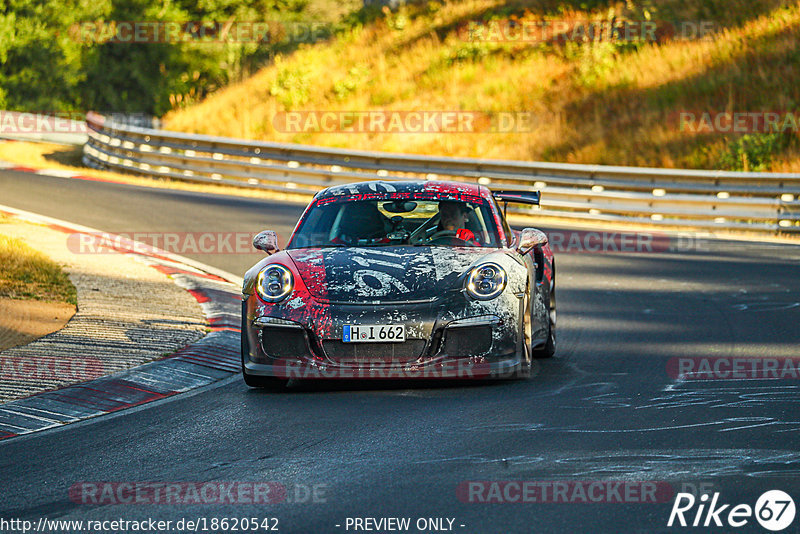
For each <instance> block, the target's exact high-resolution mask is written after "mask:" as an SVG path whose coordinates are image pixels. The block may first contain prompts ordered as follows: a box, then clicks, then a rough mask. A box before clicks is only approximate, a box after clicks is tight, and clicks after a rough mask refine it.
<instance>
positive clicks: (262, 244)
mask: <svg viewBox="0 0 800 534" xmlns="http://www.w3.org/2000/svg"><path fill="white" fill-rule="evenodd" d="M253 247H255V248H257V249H258V250H263V251H264V252H266V253H267V254H275V253H276V252H278V250H280V249H279V248H278V234H276V233H275V232H273V231H272V230H264V231H263V232H259V233H257V234H256V236H255V237H254V238H253Z"/></svg>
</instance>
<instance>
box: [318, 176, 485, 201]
mask: <svg viewBox="0 0 800 534" xmlns="http://www.w3.org/2000/svg"><path fill="white" fill-rule="evenodd" d="M375 193H440V194H442V196H457V195H469V196H474V197H483V198H485V199H487V200H488V199H489V198H490V197H491V193H490V192H489V190H488V189H487V188H486V187H484V186H481V185H478V184H470V183H464V182H445V181H439V180H407V181H397V182H395V181H385V180H371V181H368V182H358V183H353V184H343V185H335V186H331V187H328V188H327V189H323V190H322V191H320V192H319V193H317V195H316V197H315V198H317V199H326V198H332V197H338V196H342V195H347V196H349V195H362V194H372V195H374V194H375Z"/></svg>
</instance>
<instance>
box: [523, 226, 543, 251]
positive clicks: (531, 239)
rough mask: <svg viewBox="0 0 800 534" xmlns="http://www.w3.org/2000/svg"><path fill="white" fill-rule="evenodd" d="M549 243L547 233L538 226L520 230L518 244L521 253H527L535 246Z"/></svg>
mask: <svg viewBox="0 0 800 534" xmlns="http://www.w3.org/2000/svg"><path fill="white" fill-rule="evenodd" d="M546 244H547V235H545V233H544V232H542V231H541V230H537V229H536V228H525V229H524V230H522V232H520V236H519V244H518V245H517V252H519V253H520V254H527V253H528V252H530V251H531V250H532V249H533V248H534V247H540V246H543V245H546Z"/></svg>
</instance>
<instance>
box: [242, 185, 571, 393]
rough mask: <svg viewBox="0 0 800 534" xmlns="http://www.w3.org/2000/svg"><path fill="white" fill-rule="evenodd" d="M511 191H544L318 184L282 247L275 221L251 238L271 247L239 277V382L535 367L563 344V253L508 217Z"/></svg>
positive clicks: (489, 373) (473, 373)
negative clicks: (559, 316) (559, 311)
mask: <svg viewBox="0 0 800 534" xmlns="http://www.w3.org/2000/svg"><path fill="white" fill-rule="evenodd" d="M509 202H518V203H526V204H538V202H539V193H538V192H532V191H494V192H493V191H490V190H489V189H488V188H487V187H485V186H482V185H476V184H466V183H451V182H439V181H405V182H403V181H398V182H394V181H392V182H390V181H370V182H363V183H357V184H348V185H340V186H335V187H329V188H327V189H325V190H323V191H320V192H319V193H318V194H317V195H316V196H315V197H314V199H313V200H312V201H311V203H310V204H309V205H308V207H307V208H306V209H305V211H304V212H303V214H302V216H301V217H300V220H299V221H298V223H297V226H296V227H295V229H294V232H293V233H292V236H291V237H290V238H289V240H288V242H287V244H286V248H285V250H279V249H278V238H277V235H276V234H275V232H272V231H269V230H267V231H264V232H261V233H259V234H258V235H256V236H255V238H254V239H253V245H254V246H255V247H256V248H257V249H260V250H262V251H264V252H266V253H267V256H266V257H265V258H263V259H262V260H261V261H259V262H258V263H257V264H256V265H254V266H253V267H252V268H251V269H250V270H248V271H247V273H246V274H245V277H244V286H243V291H242V293H243V296H242V297H243V298H242V301H243V304H242V329H241V332H242V371H243V375H244V381H245V382H246V383H247V385H249V386H252V387H282V386H284V385H286V384H287V382H288V381H289V380H290V379H304V378H352V379H359V378H487V377H501V378H502V377H522V376H527V375H529V373H530V368H531V366H532V361H533V360H532V359H533V358H547V357H550V356H552V355H553V354H554V353H555V350H556V329H555V328H556V300H555V262H554V258H553V254H552V251H551V250H550V247H549V244H548V242H547V236H546V235H545V234H544V233H543V232H541V231H539V230H537V229H534V228H526V229H524V230H522V231H514V230H512V229H511V228H510V227H509V225H508V223H507V222H506V217H505V206H506V205H507V204H508V203H509ZM501 203H502V204H503V206H504V207H503V209H501V208H500V204H501Z"/></svg>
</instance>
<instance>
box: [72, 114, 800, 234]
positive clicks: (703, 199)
mask: <svg viewBox="0 0 800 534" xmlns="http://www.w3.org/2000/svg"><path fill="white" fill-rule="evenodd" d="M87 124H88V127H89V128H88V134H89V139H88V141H87V143H86V145H84V156H83V160H84V162H85V163H86V164H87V165H90V166H93V167H97V168H106V169H113V170H117V171H127V172H133V173H137V174H147V175H152V176H159V177H167V178H172V179H177V180H184V181H191V182H200V183H215V184H226V185H233V186H237V187H246V188H258V189H265V190H270V191H279V192H284V193H299V194H309V195H311V194H314V193H316V192H317V191H319V190H320V189H322V188H325V187H329V186H331V185H337V184H343V183H348V182H354V181H363V180H375V179H381V180H402V179H409V178H423V179H443V180H456V181H468V182H477V183H481V184H485V185H489V186H492V185H494V186H499V185H501V184H502V186H503V188H504V189H509V188H514V187H518V188H520V189H531V188H534V189H539V190H542V191H543V194H542V204H541V207H539V208H535V209H534V211H533V214H535V215H539V216H548V217H559V218H568V219H582V220H590V221H592V220H593V221H614V222H632V223H646V224H651V225H652V224H654V225H663V226H680V227H689V228H708V229H731V230H734V229H735V230H748V231H757V232H762V233H763V232H769V233H778V232H800V200H799V199H798V197H800V174H791V173H753V172H750V173H747V172H723V171H700V170H679V169H656V168H645V167H613V166H603V165H572V164H562V163H540V162H523V161H501V160H481V159H471V158H445V157H434V156H416V155H405V154H393V153H388V152H365V151H354V150H343V149H335V148H323V147H316V146H307V145H294V144H280V143H267V142H256V141H243V140H240V139H232V138H227V137H213V136H207V135H190V134H183V133H179V132H170V131H167V130H155V129H149V128H138V127H134V126H126V125H123V124H119V123H115V122H113V121H110V120H108V119H107V118H105V117H103V116H101V115H98V114H96V113H89V114H87ZM509 211H510V212H511V211H512V208H509ZM513 211H516V212H518V213H531V209H527V208H515V209H513Z"/></svg>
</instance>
